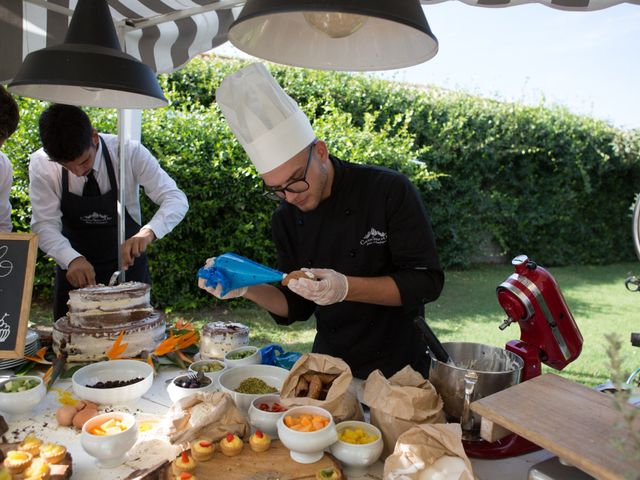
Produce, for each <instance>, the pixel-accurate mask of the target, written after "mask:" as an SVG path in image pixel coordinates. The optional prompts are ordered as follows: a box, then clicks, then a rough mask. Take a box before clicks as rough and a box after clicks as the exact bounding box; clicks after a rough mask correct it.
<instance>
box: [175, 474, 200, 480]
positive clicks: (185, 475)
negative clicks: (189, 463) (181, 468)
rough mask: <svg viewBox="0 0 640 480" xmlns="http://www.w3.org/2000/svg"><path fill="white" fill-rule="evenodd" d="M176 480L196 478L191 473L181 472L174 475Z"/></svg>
mask: <svg viewBox="0 0 640 480" xmlns="http://www.w3.org/2000/svg"><path fill="white" fill-rule="evenodd" d="M176 480H198V478H197V477H196V476H195V475H194V474H193V473H191V472H182V473H181V474H179V475H176Z"/></svg>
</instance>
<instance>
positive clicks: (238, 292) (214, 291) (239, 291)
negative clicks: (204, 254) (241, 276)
mask: <svg viewBox="0 0 640 480" xmlns="http://www.w3.org/2000/svg"><path fill="white" fill-rule="evenodd" d="M215 259H216V257H212V258H207V261H206V262H205V264H204V268H209V267H211V265H213V262H214V261H215ZM206 283H207V280H206V279H205V278H199V279H198V286H199V287H200V288H201V289H203V290H206V291H207V292H209V293H210V294H211V295H213V296H214V297H216V298H219V299H220V300H230V299H232V298H238V297H241V296H243V295H244V294H245V293H247V287H242V288H236V289H235V290H231V291H229V292H227V294H226V295H222V285H220V284H218V285H216V288H213V287H207V285H206Z"/></svg>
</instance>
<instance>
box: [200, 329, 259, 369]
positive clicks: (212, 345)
mask: <svg viewBox="0 0 640 480" xmlns="http://www.w3.org/2000/svg"><path fill="white" fill-rule="evenodd" d="M248 344H249V327H247V326H246V325H243V324H241V323H234V322H209V323H207V324H206V325H205V326H204V327H203V328H202V333H201V335H200V357H201V358H202V359H203V360H210V359H214V358H218V359H222V358H224V354H225V353H227V352H229V351H231V350H233V349H235V348H238V347H243V346H244V345H248Z"/></svg>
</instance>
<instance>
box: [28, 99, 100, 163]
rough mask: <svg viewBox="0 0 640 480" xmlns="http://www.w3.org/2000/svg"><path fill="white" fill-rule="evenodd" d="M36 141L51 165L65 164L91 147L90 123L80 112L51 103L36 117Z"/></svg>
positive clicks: (74, 108)
mask: <svg viewBox="0 0 640 480" xmlns="http://www.w3.org/2000/svg"><path fill="white" fill-rule="evenodd" d="M38 125H39V128H40V141H41V142H42V146H43V148H44V151H45V152H46V153H47V155H49V158H50V159H51V160H53V161H54V162H58V163H67V162H70V161H73V160H75V159H76V158H78V157H79V156H80V155H82V153H84V151H85V150H86V149H87V148H89V147H90V146H91V135H92V133H93V127H92V126H91V120H89V117H88V116H87V114H86V113H84V112H83V111H82V110H81V109H80V108H78V107H74V106H72V105H62V104H60V103H54V104H53V105H51V106H50V107H49V108H47V109H46V110H45V111H44V112H42V114H41V115H40V120H39V122H38Z"/></svg>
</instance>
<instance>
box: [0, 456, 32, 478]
mask: <svg viewBox="0 0 640 480" xmlns="http://www.w3.org/2000/svg"><path fill="white" fill-rule="evenodd" d="M32 461H33V455H31V454H30V453H29V452H22V451H20V450H9V451H8V452H7V456H6V458H5V459H4V466H5V468H6V469H7V470H9V473H10V474H11V475H13V474H16V473H21V472H23V471H24V470H25V469H26V468H27V467H28V466H29V465H31V462H32Z"/></svg>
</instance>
